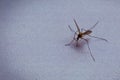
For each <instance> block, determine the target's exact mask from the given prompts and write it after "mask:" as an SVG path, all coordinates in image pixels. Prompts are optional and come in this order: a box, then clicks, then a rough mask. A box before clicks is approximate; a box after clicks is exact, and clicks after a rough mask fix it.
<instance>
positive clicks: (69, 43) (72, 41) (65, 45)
mask: <svg viewBox="0 0 120 80" xmlns="http://www.w3.org/2000/svg"><path fill="white" fill-rule="evenodd" d="M73 41H74V39H73V40H72V41H71V42H70V43H68V44H65V46H70V45H71V44H72V43H73Z"/></svg>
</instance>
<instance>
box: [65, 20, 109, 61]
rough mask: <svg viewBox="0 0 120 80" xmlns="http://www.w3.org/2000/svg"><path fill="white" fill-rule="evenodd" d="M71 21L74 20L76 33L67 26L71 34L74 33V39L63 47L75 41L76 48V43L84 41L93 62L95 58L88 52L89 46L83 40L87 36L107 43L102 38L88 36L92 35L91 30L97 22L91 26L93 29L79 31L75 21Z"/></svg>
mask: <svg viewBox="0 0 120 80" xmlns="http://www.w3.org/2000/svg"><path fill="white" fill-rule="evenodd" d="M73 20H74V23H75V25H76V28H77V31H76V32H75V31H74V30H73V29H72V28H71V27H70V25H68V27H69V28H70V30H71V31H72V32H74V37H73V40H72V41H71V42H70V43H68V44H66V45H65V46H69V45H71V44H72V42H73V41H76V46H78V41H79V40H84V41H86V43H87V45H88V49H89V51H90V55H91V57H92V59H93V61H95V58H94V57H93V55H92V53H91V50H90V47H89V44H88V40H87V39H85V38H84V36H86V35H87V36H89V37H93V38H97V39H100V40H104V41H107V40H106V39H104V38H99V37H95V36H91V35H90V34H91V33H92V29H93V28H94V27H95V26H96V25H97V24H98V23H99V22H98V21H97V22H96V23H95V24H94V25H93V27H91V28H90V29H87V30H85V29H83V28H82V29H81V30H80V28H79V26H78V24H77V22H76V20H75V19H73Z"/></svg>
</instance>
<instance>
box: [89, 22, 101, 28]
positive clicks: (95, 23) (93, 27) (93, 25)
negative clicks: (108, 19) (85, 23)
mask: <svg viewBox="0 0 120 80" xmlns="http://www.w3.org/2000/svg"><path fill="white" fill-rule="evenodd" d="M98 23H99V21H97V22H96V23H95V24H94V25H93V26H92V27H91V28H90V29H89V30H91V29H93V28H95V26H96V25H97V24H98Z"/></svg>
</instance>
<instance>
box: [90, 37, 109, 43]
mask: <svg viewBox="0 0 120 80" xmlns="http://www.w3.org/2000/svg"><path fill="white" fill-rule="evenodd" d="M88 36H90V37H92V38H97V39H100V40H103V41H106V42H108V40H107V39H104V38H100V37H96V36H91V35H88Z"/></svg>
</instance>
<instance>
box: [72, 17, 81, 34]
mask: <svg viewBox="0 0 120 80" xmlns="http://www.w3.org/2000/svg"><path fill="white" fill-rule="evenodd" d="M73 20H74V23H75V25H76V27H77V30H78V32H79V33H80V29H79V26H78V24H77V22H76V20H75V19H73Z"/></svg>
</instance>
